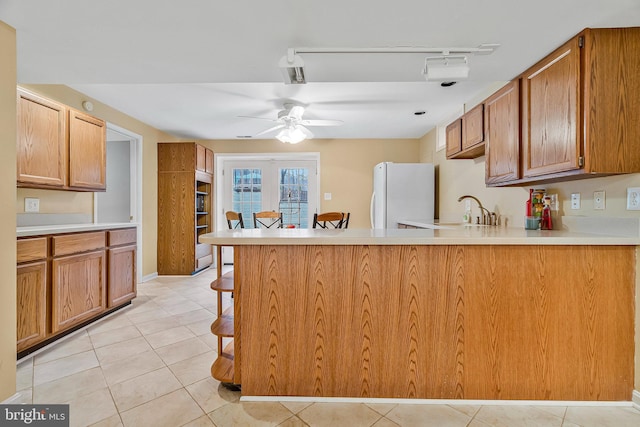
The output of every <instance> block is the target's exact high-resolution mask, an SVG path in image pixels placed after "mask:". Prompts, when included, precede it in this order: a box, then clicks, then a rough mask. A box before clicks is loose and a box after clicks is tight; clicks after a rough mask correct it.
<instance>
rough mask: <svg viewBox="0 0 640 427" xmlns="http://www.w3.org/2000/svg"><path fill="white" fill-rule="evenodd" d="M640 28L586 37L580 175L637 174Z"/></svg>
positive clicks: (594, 31) (590, 31) (639, 155)
mask: <svg viewBox="0 0 640 427" xmlns="http://www.w3.org/2000/svg"><path fill="white" fill-rule="evenodd" d="M638 52H640V27H634V28H610V29H607V28H603V29H587V30H585V31H584V47H583V48H582V53H583V64H584V65H583V66H584V69H585V73H584V82H585V84H584V87H585V88H586V94H585V96H584V99H583V103H584V107H583V110H584V126H581V127H580V129H583V128H584V131H585V135H584V140H585V143H584V150H585V152H584V156H585V160H584V170H585V172H586V173H589V174H594V175H596V174H611V173H638V172H640V122H639V120H638V118H640V100H639V99H640V71H639V70H640V55H638Z"/></svg>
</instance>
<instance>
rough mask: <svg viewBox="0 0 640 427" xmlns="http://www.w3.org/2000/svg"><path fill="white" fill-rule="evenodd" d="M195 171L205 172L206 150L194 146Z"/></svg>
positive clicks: (199, 146)
mask: <svg viewBox="0 0 640 427" xmlns="http://www.w3.org/2000/svg"><path fill="white" fill-rule="evenodd" d="M196 170H199V171H202V172H205V171H206V170H207V149H206V148H205V147H203V146H202V145H197V144H196Z"/></svg>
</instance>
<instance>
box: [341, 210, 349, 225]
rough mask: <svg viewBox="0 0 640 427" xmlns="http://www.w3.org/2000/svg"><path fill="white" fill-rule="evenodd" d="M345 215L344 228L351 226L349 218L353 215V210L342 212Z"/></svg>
mask: <svg viewBox="0 0 640 427" xmlns="http://www.w3.org/2000/svg"><path fill="white" fill-rule="evenodd" d="M342 215H344V219H343V220H342V228H347V227H349V218H350V217H351V212H342Z"/></svg>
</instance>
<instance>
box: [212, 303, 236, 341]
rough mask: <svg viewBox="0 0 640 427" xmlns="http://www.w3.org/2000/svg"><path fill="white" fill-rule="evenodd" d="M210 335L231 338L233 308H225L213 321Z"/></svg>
mask: <svg viewBox="0 0 640 427" xmlns="http://www.w3.org/2000/svg"><path fill="white" fill-rule="evenodd" d="M211 333H213V334H214V335H217V336H219V337H233V306H231V307H229V308H227V309H226V310H225V311H224V312H223V313H222V314H221V315H220V317H218V318H217V319H216V320H214V321H213V323H212V324H211Z"/></svg>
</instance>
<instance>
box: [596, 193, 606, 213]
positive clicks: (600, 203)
mask: <svg viewBox="0 0 640 427" xmlns="http://www.w3.org/2000/svg"><path fill="white" fill-rule="evenodd" d="M604 208H605V196H604V191H594V192H593V209H596V210H604Z"/></svg>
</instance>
